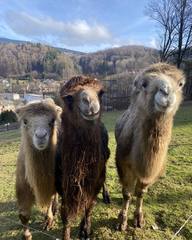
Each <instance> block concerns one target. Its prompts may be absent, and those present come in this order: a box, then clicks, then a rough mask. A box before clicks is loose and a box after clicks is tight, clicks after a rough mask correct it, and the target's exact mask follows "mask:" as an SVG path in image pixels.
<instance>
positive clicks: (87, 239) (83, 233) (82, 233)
mask: <svg viewBox="0 0 192 240" xmlns="http://www.w3.org/2000/svg"><path fill="white" fill-rule="evenodd" d="M89 235H90V234H88V233H87V231H85V230H81V231H80V232H79V239H80V240H90V237H89Z"/></svg>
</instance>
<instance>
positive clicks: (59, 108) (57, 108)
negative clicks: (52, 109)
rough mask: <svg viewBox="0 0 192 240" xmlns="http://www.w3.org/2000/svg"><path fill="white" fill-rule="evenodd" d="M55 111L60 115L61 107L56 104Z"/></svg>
mask: <svg viewBox="0 0 192 240" xmlns="http://www.w3.org/2000/svg"><path fill="white" fill-rule="evenodd" d="M56 110H57V113H58V114H59V115H60V114H61V113H62V108H61V107H59V106H58V105H56Z"/></svg>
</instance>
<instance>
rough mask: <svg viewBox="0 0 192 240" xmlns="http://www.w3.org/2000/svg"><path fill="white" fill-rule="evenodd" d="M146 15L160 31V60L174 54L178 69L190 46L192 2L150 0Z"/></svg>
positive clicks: (191, 39) (190, 0) (191, 36)
mask: <svg viewBox="0 0 192 240" xmlns="http://www.w3.org/2000/svg"><path fill="white" fill-rule="evenodd" d="M146 14H147V15H148V16H149V17H150V18H151V19H153V20H155V21H156V22H157V24H158V27H159V29H160V34H159V40H160V58H161V61H167V60H168V59H169V57H170V56H172V55H173V54H174V56H175V58H176V63H177V66H178V67H180V65H181V62H182V59H183V57H184V55H185V53H186V50H187V49H188V47H189V46H191V44H192V0H152V1H150V2H149V3H148V5H147V7H146Z"/></svg>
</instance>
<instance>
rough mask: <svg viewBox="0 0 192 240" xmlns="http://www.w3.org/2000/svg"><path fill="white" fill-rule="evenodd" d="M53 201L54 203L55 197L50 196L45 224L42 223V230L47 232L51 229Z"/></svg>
mask: <svg viewBox="0 0 192 240" xmlns="http://www.w3.org/2000/svg"><path fill="white" fill-rule="evenodd" d="M54 201H55V195H53V196H52V198H51V202H50V204H49V207H48V209H47V213H46V216H45V223H44V227H43V229H44V230H47V231H49V230H50V229H51V228H52V227H53V222H54V221H53V220H54V213H53V207H54V206H53V205H54Z"/></svg>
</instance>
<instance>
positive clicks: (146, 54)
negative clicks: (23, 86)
mask: <svg viewBox="0 0 192 240" xmlns="http://www.w3.org/2000/svg"><path fill="white" fill-rule="evenodd" d="M73 52H74V53H73ZM0 56H1V58H0V76H1V77H9V76H12V75H24V74H32V77H35V78H53V79H68V78H69V77H71V76H72V75H74V74H78V73H83V74H89V75H95V76H98V77H100V78H102V79H104V78H106V76H107V78H122V77H123V78H125V77H127V76H128V75H130V74H133V73H135V72H138V70H140V69H143V68H144V67H146V66H148V65H149V64H151V63H154V62H157V61H158V51H157V50H155V49H152V48H147V47H144V46H124V47H119V48H111V49H107V50H103V51H98V52H95V53H89V54H85V53H80V52H75V51H72V50H67V51H66V49H62V48H61V49H60V48H59V49H58V48H54V47H50V46H46V45H43V44H40V43H29V42H19V41H16V40H9V39H2V38H0Z"/></svg>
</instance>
